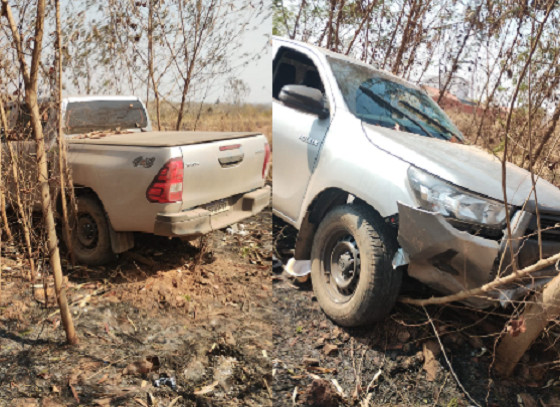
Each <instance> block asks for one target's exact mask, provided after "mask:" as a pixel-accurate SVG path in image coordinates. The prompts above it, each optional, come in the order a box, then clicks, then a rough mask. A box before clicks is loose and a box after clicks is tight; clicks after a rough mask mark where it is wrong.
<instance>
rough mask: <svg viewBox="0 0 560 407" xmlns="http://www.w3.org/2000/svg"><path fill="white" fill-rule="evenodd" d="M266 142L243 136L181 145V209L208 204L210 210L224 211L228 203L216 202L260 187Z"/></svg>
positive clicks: (259, 137)
mask: <svg viewBox="0 0 560 407" xmlns="http://www.w3.org/2000/svg"><path fill="white" fill-rule="evenodd" d="M266 143H267V141H266V138H265V137H264V136H262V135H254V136H252V137H247V136H245V135H244V136H243V137H241V138H234V139H223V138H222V139H220V140H217V141H213V142H206V143H203V144H191V145H184V146H182V147H181V151H182V154H183V164H184V177H183V206H182V209H183V210H186V209H189V208H193V207H195V206H198V205H202V204H208V203H212V205H210V206H209V209H211V210H212V211H220V210H225V209H227V204H228V203H227V202H225V201H221V202H220V201H219V200H221V199H223V198H227V197H230V196H232V195H235V194H239V193H243V192H247V191H250V190H253V189H255V188H260V187H262V186H263V184H264V180H263V177H262V169H263V163H264V158H265V145H266ZM216 201H219V202H216Z"/></svg>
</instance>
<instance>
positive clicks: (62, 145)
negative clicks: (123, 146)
mask: <svg viewBox="0 0 560 407" xmlns="http://www.w3.org/2000/svg"><path fill="white" fill-rule="evenodd" d="M55 7H56V48H57V49H56V51H55V55H56V69H57V85H58V86H57V93H58V100H57V115H58V131H57V143H58V169H59V175H60V202H61V206H62V225H63V228H64V235H65V236H66V245H67V247H68V251H69V252H70V258H71V260H72V265H74V264H75V263H76V262H75V258H74V252H73V251H72V238H71V232H70V231H71V228H70V224H69V221H68V219H69V217H68V204H67V201H66V189H67V188H66V187H67V185H66V174H67V171H66V166H67V163H68V161H67V158H66V140H65V139H64V135H63V134H62V127H63V126H62V30H61V27H60V0H55ZM68 187H69V188H72V185H68Z"/></svg>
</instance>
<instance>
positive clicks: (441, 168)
mask: <svg viewBox="0 0 560 407" xmlns="http://www.w3.org/2000/svg"><path fill="white" fill-rule="evenodd" d="M362 126H363V129H364V132H365V134H366V136H367V138H368V139H369V141H370V142H371V143H372V144H374V145H375V146H376V147H378V148H380V149H381V150H383V151H386V152H387V153H388V154H391V155H393V156H395V157H398V158H400V159H402V160H404V161H406V162H408V163H410V164H412V165H414V166H416V167H418V168H421V169H423V170H425V171H427V172H429V173H431V174H433V175H436V176H438V177H440V178H441V179H443V180H445V181H448V182H450V183H452V184H455V185H457V186H460V187H462V188H465V189H467V190H469V191H471V192H474V193H477V194H481V195H485V196H487V197H489V198H493V199H496V200H499V201H502V202H503V200H504V195H503V191H502V163H501V161H500V160H499V159H498V158H497V157H495V156H493V155H492V154H489V153H487V152H485V151H483V150H481V149H480V148H478V147H475V146H468V145H464V144H458V143H451V142H449V141H445V140H439V139H435V138H430V137H425V136H420V135H417V134H412V133H405V132H402V131H396V130H392V129H387V128H384V127H379V126H374V125H370V124H367V123H362ZM506 174H507V175H506V182H507V184H506V191H507V201H508V203H510V204H513V205H515V206H522V205H523V204H524V202H525V201H526V200H527V198H529V197H530V195H531V190H532V184H531V174H530V173H529V172H528V171H526V170H524V169H522V168H519V167H518V166H516V165H513V164H511V163H507V166H506ZM536 190H537V200H538V203H539V207H544V208H550V209H558V208H559V207H560V189H558V188H556V187H555V186H554V185H552V184H550V183H549V182H547V181H545V180H544V179H540V178H539V179H538V181H537V183H536ZM530 199H531V200H534V199H535V197H534V195H533V196H531V197H530Z"/></svg>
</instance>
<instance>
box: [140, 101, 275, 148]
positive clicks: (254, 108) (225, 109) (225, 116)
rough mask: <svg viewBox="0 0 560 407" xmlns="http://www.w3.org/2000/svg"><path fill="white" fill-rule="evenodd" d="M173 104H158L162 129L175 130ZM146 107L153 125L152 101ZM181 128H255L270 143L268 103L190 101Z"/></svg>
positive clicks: (270, 114) (270, 129)
mask: <svg viewBox="0 0 560 407" xmlns="http://www.w3.org/2000/svg"><path fill="white" fill-rule="evenodd" d="M177 107H178V104H176V103H168V102H164V103H162V104H161V128H162V130H175V124H176V121H177V114H178V111H177ZM148 110H149V112H150V119H151V120H152V126H153V127H154V128H157V117H156V108H155V104H154V103H150V105H149V107H148ZM181 130H201V131H258V132H260V133H262V134H264V135H265V136H266V137H267V138H268V140H269V142H270V143H272V108H271V106H270V105H251V104H245V105H241V106H237V105H231V104H225V103H221V104H202V105H200V104H198V103H197V104H195V103H192V104H190V105H189V106H188V107H187V109H186V113H185V116H184V118H183V122H182V125H181Z"/></svg>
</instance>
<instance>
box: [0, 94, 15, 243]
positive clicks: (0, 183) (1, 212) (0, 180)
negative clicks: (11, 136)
mask: <svg viewBox="0 0 560 407" xmlns="http://www.w3.org/2000/svg"><path fill="white" fill-rule="evenodd" d="M0 119H1V121H0V124H1V125H2V127H3V128H4V133H5V134H6V136H7V135H8V120H6V111H5V110H4V103H3V102H2V99H1V98H0ZM6 144H7V138H6ZM3 151H4V148H3V147H2V145H1V144H0V216H1V219H2V228H3V229H4V233H6V238H7V239H8V240H12V238H13V236H12V231H11V230H10V225H9V224H8V216H7V215H6V196H5V195H4V187H5V183H4V180H5V178H4V174H3V172H2V168H3V167H2V153H3ZM1 238H2V232H0V239H1ZM0 242H1V240H0Z"/></svg>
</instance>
